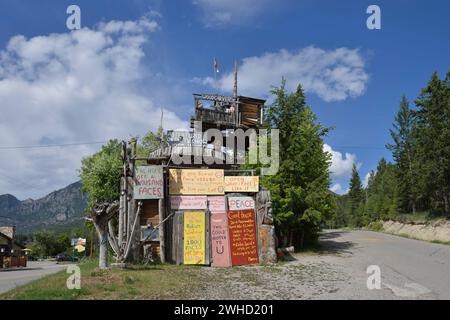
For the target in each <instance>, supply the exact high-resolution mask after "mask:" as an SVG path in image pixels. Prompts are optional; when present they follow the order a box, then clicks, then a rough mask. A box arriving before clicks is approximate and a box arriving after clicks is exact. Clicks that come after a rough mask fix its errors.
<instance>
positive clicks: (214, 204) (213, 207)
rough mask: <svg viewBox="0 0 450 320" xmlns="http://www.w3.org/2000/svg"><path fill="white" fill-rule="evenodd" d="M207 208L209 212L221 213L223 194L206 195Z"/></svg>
mask: <svg viewBox="0 0 450 320" xmlns="http://www.w3.org/2000/svg"><path fill="white" fill-rule="evenodd" d="M208 208H209V211H211V213H222V212H226V210H225V197H224V196H212V197H208Z"/></svg>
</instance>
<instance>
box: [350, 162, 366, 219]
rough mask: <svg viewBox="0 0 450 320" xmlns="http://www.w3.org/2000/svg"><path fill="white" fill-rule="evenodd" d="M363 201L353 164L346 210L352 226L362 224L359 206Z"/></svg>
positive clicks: (359, 179)
mask: <svg viewBox="0 0 450 320" xmlns="http://www.w3.org/2000/svg"><path fill="white" fill-rule="evenodd" d="M363 200H364V190H363V185H362V183H361V178H360V176H359V173H358V169H357V168H356V165H355V164H353V167H352V176H351V178H350V190H349V192H348V208H349V216H350V223H351V225H352V226H355V227H360V226H362V224H363V217H362V211H361V204H362V203H363Z"/></svg>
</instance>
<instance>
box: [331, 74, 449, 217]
mask: <svg viewBox="0 0 450 320" xmlns="http://www.w3.org/2000/svg"><path fill="white" fill-rule="evenodd" d="M390 133H391V137H392V141H393V142H392V143H389V144H387V148H388V149H389V150H391V152H392V156H393V158H394V160H395V163H394V164H391V163H387V162H386V161H385V160H384V159H381V160H380V162H379V164H378V168H377V171H376V172H372V173H371V175H370V178H369V182H368V186H367V188H366V189H365V190H363V191H361V186H360V179H359V175H357V172H355V168H353V174H352V180H351V182H350V193H349V194H348V195H347V196H344V197H342V198H341V199H340V200H339V203H340V204H341V205H340V206H338V211H337V216H339V217H340V218H341V219H340V220H341V221H343V222H344V223H346V224H347V225H352V226H362V225H367V224H369V223H370V222H372V221H376V220H379V219H400V218H401V217H402V216H401V215H399V213H403V215H404V214H405V213H406V214H408V216H404V219H403V218H402V219H403V220H405V221H409V220H411V219H415V217H416V216H422V215H423V214H416V210H418V211H419V210H420V211H425V212H429V213H427V216H430V217H433V218H436V217H437V216H439V215H441V216H442V215H447V216H449V215H450V200H449V198H450V71H449V72H447V75H446V77H445V79H443V80H441V79H439V77H438V75H437V73H436V72H434V73H433V75H432V77H431V79H430V81H429V82H428V84H427V86H426V87H425V88H424V89H422V91H421V93H420V95H419V97H418V98H417V99H416V101H415V108H414V109H411V108H410V106H409V102H408V100H407V99H406V97H402V99H401V101H400V107H399V111H398V113H397V115H396V117H395V120H394V123H393V126H392V129H391V130H390ZM361 194H363V195H364V196H361Z"/></svg>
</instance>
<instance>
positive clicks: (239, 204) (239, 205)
mask: <svg viewBox="0 0 450 320" xmlns="http://www.w3.org/2000/svg"><path fill="white" fill-rule="evenodd" d="M228 208H229V210H231V211H237V210H247V209H255V200H253V198H252V197H229V198H228Z"/></svg>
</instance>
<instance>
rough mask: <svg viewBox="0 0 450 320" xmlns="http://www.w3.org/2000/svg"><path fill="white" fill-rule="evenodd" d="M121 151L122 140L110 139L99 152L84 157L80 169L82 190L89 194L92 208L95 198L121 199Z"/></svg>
mask: <svg viewBox="0 0 450 320" xmlns="http://www.w3.org/2000/svg"><path fill="white" fill-rule="evenodd" d="M120 151H121V144H120V142H119V141H117V140H110V141H108V143H107V144H106V145H104V146H102V149H101V150H100V151H99V152H97V153H96V154H94V155H91V156H88V157H85V158H83V159H82V161H81V170H80V177H81V183H82V185H83V187H82V190H83V192H85V193H88V194H89V205H90V208H92V206H93V204H94V203H95V200H98V201H112V200H116V199H119V195H120V194H119V193H120V190H119V189H120V175H121V170H122V169H121V166H122V161H121V159H120Z"/></svg>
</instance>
